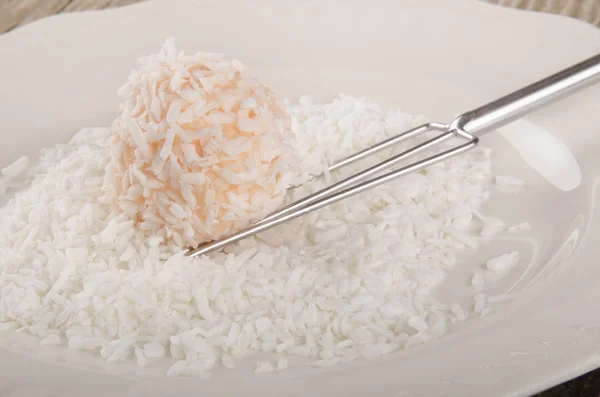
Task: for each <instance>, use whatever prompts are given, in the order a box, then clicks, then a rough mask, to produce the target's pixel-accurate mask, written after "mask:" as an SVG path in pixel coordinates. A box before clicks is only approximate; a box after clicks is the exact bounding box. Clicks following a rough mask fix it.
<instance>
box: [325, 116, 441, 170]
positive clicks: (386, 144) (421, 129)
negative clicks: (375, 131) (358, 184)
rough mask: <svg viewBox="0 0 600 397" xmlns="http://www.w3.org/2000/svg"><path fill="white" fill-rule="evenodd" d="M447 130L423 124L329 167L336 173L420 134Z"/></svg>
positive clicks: (437, 124) (432, 124) (435, 124)
mask: <svg viewBox="0 0 600 397" xmlns="http://www.w3.org/2000/svg"><path fill="white" fill-rule="evenodd" d="M447 130H448V126H447V125H446V124H442V123H435V122H433V123H427V124H422V125H420V126H418V127H415V128H412V129H410V130H408V131H404V132H402V133H400V134H397V135H394V136H393V137H391V138H388V139H386V140H383V141H381V142H379V143H377V144H375V145H373V146H371V147H368V148H366V149H364V150H361V151H359V152H357V153H354V154H352V155H350V156H348V157H345V158H343V159H340V160H337V161H336V162H334V163H333V164H332V165H331V167H329V171H335V170H337V169H339V168H342V167H344V166H346V165H348V164H352V163H354V162H356V161H358V160H361V159H364V158H365V157H368V156H370V155H372V154H375V153H377V152H380V151H382V150H385V149H387V148H389V147H392V146H394V145H397V144H398V143H400V142H402V141H405V140H407V139H409V138H413V137H415V136H417V135H419V134H423V133H425V132H428V131H447Z"/></svg>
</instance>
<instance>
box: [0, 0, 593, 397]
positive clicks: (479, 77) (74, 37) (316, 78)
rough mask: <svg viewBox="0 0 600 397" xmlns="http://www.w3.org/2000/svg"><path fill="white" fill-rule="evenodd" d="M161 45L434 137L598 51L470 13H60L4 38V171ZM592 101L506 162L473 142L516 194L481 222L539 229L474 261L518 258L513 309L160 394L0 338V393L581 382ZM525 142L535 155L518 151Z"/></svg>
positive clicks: (408, 7) (541, 18) (140, 372)
mask: <svg viewBox="0 0 600 397" xmlns="http://www.w3.org/2000/svg"><path fill="white" fill-rule="evenodd" d="M168 36H175V37H176V38H177V41H178V45H179V46H180V47H183V48H184V49H186V50H188V51H196V50H209V51H219V52H224V53H226V54H227V55H228V56H230V57H237V58H239V59H241V60H243V61H244V62H245V63H246V64H248V65H250V66H251V67H252V68H253V69H254V70H255V72H256V73H257V74H258V75H259V77H260V78H261V79H262V80H263V81H264V82H265V83H266V84H268V85H270V86H271V87H272V88H274V89H275V91H276V92H278V93H279V94H280V95H282V96H287V97H294V96H297V95H299V94H303V93H309V94H312V95H315V96H317V97H320V98H323V99H326V98H329V97H331V96H334V95H336V94H338V93H342V92H343V93H346V94H350V95H354V96H366V97H369V98H371V99H375V100H378V101H381V102H382V103H384V104H385V105H389V106H394V107H401V108H403V109H404V110H405V111H407V112H411V113H423V114H426V115H428V116H430V117H431V118H434V119H436V120H439V121H449V120H450V119H451V118H452V116H454V115H455V114H457V113H459V112H462V111H464V110H467V109H469V108H472V107H474V106H476V105H479V104H482V103H484V102H486V101H488V100H491V99H494V98H495V97H497V96H499V95H502V94H505V93H506V92H508V91H509V90H513V89H516V88H518V87H520V86H522V85H524V84H526V83H529V82H532V81H534V80H536V79H539V78H541V77H545V76H546V75H548V74H550V73H552V72H554V71H557V70H558V69H561V68H563V67H566V66H568V65H570V64H572V63H575V62H577V61H579V60H583V59H584V58H587V57H589V56H591V55H593V54H595V53H597V52H600V31H598V30H596V29H595V28H593V27H592V26H590V25H586V24H583V23H581V22H576V21H574V20H570V19H567V18H563V17H557V16H548V15H542V14H534V13H525V12H519V11H514V10H509V9H503V8H500V7H496V6H490V5H486V4H484V3H481V2H478V1H474V0H472V1H471V0H468V1H467V0H465V1H447V0H426V1H425V0H402V1H395V2H392V1H385V0H371V1H368V2H364V1H358V0H356V1H354V0H353V1H346V2H343V3H342V2H340V1H333V0H327V1H322V0H321V1H316V0H314V1H312V0H309V1H301V0H298V1H294V2H292V1H274V0H273V1H270V0H259V1H253V2H243V1H235V0H232V1H226V2H217V1H210V0H203V1H202V0H198V1H193V0H185V1H183V0H182V1H178V2H171V1H169V2H167V1H155V2H149V3H143V4H140V5H136V6H132V7H126V8H121V9H114V10H110V11H103V12H91V13H83V14H75V15H64V16H60V17H54V18H49V19H46V20H42V21H40V22H37V23H34V24H31V25H29V26H26V27H24V28H22V29H18V30H17V31H15V32H13V33H9V34H6V35H4V36H1V37H0V59H1V62H0V87H1V89H0V120H1V122H2V124H1V125H2V127H1V130H0V131H1V134H2V145H1V146H0V166H3V165H6V164H7V163H9V162H11V161H12V160H14V159H15V158H16V157H18V156H20V155H33V156H35V154H36V153H37V152H38V150H39V149H40V148H42V147H47V146H50V145H52V144H54V143H59V142H64V141H66V140H67V139H68V138H69V136H70V135H71V134H73V132H74V131H75V130H76V129H78V128H80V127H83V126H99V125H108V124H109V123H110V122H111V121H112V118H113V117H114V116H115V114H116V109H117V104H118V100H117V98H116V95H115V91H116V89H117V88H118V87H119V86H120V84H121V83H122V82H124V81H125V80H126V78H127V74H128V72H129V70H130V69H131V68H132V67H133V66H134V61H135V59H136V58H137V57H138V56H140V55H144V54H149V53H152V52H154V51H156V49H157V48H158V47H159V45H160V44H161V43H162V41H163V40H164V39H165V38H166V37H168ZM599 97H600V87H595V88H593V89H589V90H587V91H585V92H583V93H581V94H579V95H577V96H575V97H572V98H570V99H568V100H565V101H563V102H561V103H559V104H556V105H553V106H552V107H549V108H547V109H546V110H544V111H540V112H538V113H536V114H535V115H532V116H530V117H528V118H527V121H526V122H524V123H523V122H522V123H520V124H515V125H513V126H512V127H511V128H508V129H507V130H505V131H504V136H505V137H509V138H511V141H512V142H513V143H515V142H517V145H516V146H517V149H515V147H514V146H512V145H511V144H510V143H509V142H508V140H507V139H506V138H505V137H503V136H502V135H501V134H490V135H487V136H485V137H484V139H483V143H484V144H485V145H486V146H489V147H492V148H493V149H495V153H496V154H495V160H496V163H495V164H496V169H497V170H498V173H501V174H508V175H516V176H519V177H521V178H523V179H525V180H526V181H527V185H528V186H527V189H526V190H525V192H524V193H523V195H521V196H511V195H506V194H503V193H500V192H495V193H494V195H493V198H492V199H491V200H490V203H489V205H488V207H487V208H486V212H488V213H494V214H499V215H500V216H501V217H503V218H504V219H506V220H508V221H509V222H519V221H525V220H526V221H529V222H530V223H531V224H532V225H533V227H534V229H533V231H532V233H531V234H530V235H529V236H528V237H527V238H525V239H521V240H517V241H498V242H495V243H493V244H490V245H489V246H486V247H484V249H482V252H481V253H480V256H481V259H482V260H483V258H485V257H486V256H489V255H491V254H493V253H495V252H496V251H498V252H501V251H502V250H506V248H507V247H513V248H514V247H518V248H519V249H521V250H522V252H523V256H524V258H525V259H526V261H524V262H522V263H521V265H520V267H519V269H518V270H519V271H517V272H514V274H513V277H512V278H511V280H509V281H510V283H506V284H503V285H499V286H496V287H494V288H496V290H495V292H502V291H506V290H508V289H512V293H514V294H516V297H517V298H516V299H515V300H514V301H513V302H511V303H510V304H507V305H504V306H502V307H500V308H499V310H497V311H496V312H495V313H494V314H493V315H491V316H489V317H487V318H486V319H484V320H476V321H472V322H470V323H468V326H466V327H465V328H463V329H462V330H460V331H458V332H455V333H453V334H451V335H449V336H448V337H445V338H443V339H441V340H438V341H435V342H432V343H429V344H427V345H424V346H419V347H417V348H414V349H411V350H409V351H404V352H401V353H398V354H393V355H390V356H387V357H384V358H382V359H380V360H374V361H370V362H358V363H354V364H352V365H345V366H339V367H336V368H334V369H330V370H323V369H318V370H317V369H309V370H298V371H294V370H292V371H288V372H285V373H282V374H280V375H277V376H254V375H250V374H248V375H245V374H244V373H242V372H238V373H236V372H234V373H225V372H223V373H220V372H217V373H215V375H214V376H213V378H212V379H210V380H203V379H167V378H165V377H163V376H162V375H158V374H159V372H157V371H154V372H153V371H152V370H145V369H137V368H136V367H135V365H133V364H132V363H122V364H106V363H104V362H103V361H102V360H101V359H99V358H96V357H93V356H91V355H85V354H81V353H75V352H67V351H66V350H63V349H54V350H53V349H47V348H44V349H41V348H39V347H37V346H36V344H37V342H36V341H35V340H33V339H32V338H27V337H25V336H23V335H18V336H17V335H12V334H3V335H2V337H1V338H0V339H2V341H3V342H2V344H1V345H2V346H1V347H0V349H1V350H0V394H1V395H12V394H11V392H15V393H22V394H18V395H27V396H28V397H35V396H38V395H39V396H42V395H44V396H46V395H61V396H65V395H69V396H71V395H72V396H75V395H77V396H79V395H87V396H106V395H111V396H113V395H114V396H168V395H177V396H191V395H210V396H213V395H242V394H243V395H244V396H270V395H272V396H295V395H298V396H299V395H310V396H326V395H328V396H333V395H347V396H362V395H367V394H369V395H374V396H396V397H400V396H402V397H409V396H410V397H412V396H427V397H433V396H442V395H443V396H446V397H447V396H483V395H485V396H525V395H528V394H531V393H534V392H536V391H539V390H541V389H544V388H547V387H550V386H552V385H554V384H557V383H559V382H561V381H564V380H566V379H568V378H571V377H574V376H576V375H579V374H581V373H583V372H585V371H587V370H590V369H592V368H594V367H596V366H598V365H600V355H599V354H600V345H599V344H598V340H599V332H600V318H599V316H598V313H599V312H600V288H597V280H598V279H600V267H598V262H597V261H598V259H597V258H598V257H599V256H600V246H599V245H598V244H597V240H598V238H599V237H600V215H598V214H597V212H596V209H595V208H594V205H595V204H596V203H597V202H598V200H597V199H596V197H595V194H596V191H597V188H598V184H599V181H600V179H599V176H600V157H598V155H597V153H598V150H599V149H600V137H599V135H598V132H599V131H598V128H599V127H598V126H599V125H600V112H598V110H597V106H598V105H597V104H598V98H599ZM534 130H535V133H536V134H537V135H536V136H539V137H540V139H541V140H540V143H539V144H537V143H536V142H533V143H532V142H531V140H525V141H524V143H521V144H519V143H518V141H515V137H517V138H518V137H520V136H523V137H524V138H527V137H528V136H530V135H531V134H533V133H534V132H532V131H534ZM528 134H529V135H528ZM556 141H559V142H562V144H559V145H558V146H557V145H556V144H553V142H554V143H556ZM556 147H559V148H560V150H559V151H558V152H548V151H546V149H548V148H556ZM570 156H572V157H570ZM536 161H537V162H538V163H539V162H541V163H540V164H541V165H539V166H538V167H537V170H535V169H534V168H532V167H530V166H529V164H534V163H535V162H536ZM538 171H541V172H542V173H541V174H540V172H538ZM579 172H581V177H580V174H579ZM471 262H472V263H468V264H465V265H464V268H463V269H462V270H461V269H459V270H458V271H457V272H456V273H453V274H451V277H450V280H449V281H448V282H447V283H446V285H445V289H444V290H442V291H440V294H441V295H447V296H457V297H459V296H460V295H461V291H463V290H465V289H466V275H467V274H468V271H469V270H470V271H472V269H473V266H474V265H477V264H478V263H481V262H477V261H471ZM526 262H528V263H526ZM491 292H494V291H490V293H491ZM15 395H16V394H15Z"/></svg>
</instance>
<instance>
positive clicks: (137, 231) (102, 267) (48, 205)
mask: <svg viewBox="0 0 600 397" xmlns="http://www.w3.org/2000/svg"><path fill="white" fill-rule="evenodd" d="M287 106H288V111H289V114H290V115H291V117H292V119H291V120H292V122H291V128H292V135H293V139H294V141H295V144H296V145H297V148H298V156H299V159H300V160H299V161H300V163H299V165H298V169H299V171H298V172H297V174H296V175H295V176H294V181H295V182H298V183H301V182H304V184H303V185H302V186H300V187H297V188H294V189H291V190H290V192H289V193H288V195H287V197H286V200H287V201H290V200H295V199H297V198H299V197H302V196H305V195H307V194H309V193H311V192H314V191H316V190H317V189H320V188H321V187H323V186H325V185H326V184H327V183H330V182H331V181H335V180H338V179H339V178H341V177H342V175H340V174H337V173H333V174H331V175H326V178H317V179H311V178H312V175H315V174H317V173H319V172H321V171H323V170H324V169H325V168H326V166H327V164H329V163H330V162H331V161H332V160H333V159H336V158H340V157H343V156H345V155H348V154H351V153H353V152H356V151H357V150H360V149H362V148H365V147H367V146H370V145H372V144H373V143H375V142H377V141H380V140H381V139H384V138H385V137H389V136H391V135H393V134H396V133H398V132H400V131H402V130H405V129H407V128H409V127H411V126H412V125H413V124H414V123H415V122H416V120H415V119H414V118H413V117H411V116H410V115H407V114H403V113H401V112H400V111H397V110H393V111H389V112H385V111H384V110H383V109H382V108H381V107H380V106H379V105H378V104H376V103H374V102H372V101H368V100H362V99H357V98H352V97H338V98H336V99H335V100H334V101H333V102H331V103H328V104H324V105H322V104H313V103H312V101H311V99H310V98H308V97H304V98H301V99H300V100H299V102H298V103H288V105H287ZM111 144H112V142H111V131H110V130H109V129H104V128H97V129H84V130H82V131H80V132H79V133H77V135H76V136H75V137H74V138H73V139H72V140H71V141H70V142H69V143H68V144H64V145H58V146H56V147H54V148H51V149H45V150H43V152H42V156H41V160H40V161H39V164H37V165H36V166H34V167H33V168H30V169H29V171H28V172H27V173H26V175H25V178H31V179H32V181H31V183H30V185H29V186H28V187H27V188H26V189H25V190H23V191H21V192H18V193H17V194H16V195H15V197H14V198H13V199H11V200H10V202H9V203H8V204H7V205H5V206H4V207H3V208H2V209H1V210H0V273H1V276H0V330H21V331H26V332H29V333H31V334H34V335H37V336H38V337H39V338H40V339H41V343H42V344H65V345H67V346H68V347H70V348H73V349H84V350H91V351H95V352H97V353H98V354H100V355H101V356H102V357H103V358H105V359H106V360H108V361H117V360H125V359H128V358H134V359H136V360H137V362H138V364H139V365H142V366H143V365H147V364H148V363H150V362H152V361H153V360H158V359H161V358H166V359H168V360H172V362H173V364H172V366H171V368H170V369H169V371H168V375H189V376H192V375H196V374H200V373H205V372H206V371H209V370H210V369H212V368H214V367H220V366H223V367H225V368H232V367H234V366H235V365H236V362H237V357H239V356H240V355H242V354H244V353H251V352H270V353H275V354H277V355H279V359H278V361H277V362H276V363H272V362H270V361H264V360H262V361H258V363H257V368H256V371H257V372H270V371H273V370H276V369H277V370H283V369H285V368H286V367H287V366H288V361H287V359H286V356H287V355H294V356H305V357H306V358H307V359H306V361H307V362H308V363H310V364H313V365H318V366H331V365H335V364H337V363H340V362H348V361H352V360H356V359H368V358H371V357H375V356H379V355H383V354H387V353H390V352H393V351H397V350H399V349H404V348H408V347H411V346H415V345H418V344H421V343H424V342H427V341H430V340H432V339H436V338H439V337H441V336H443V335H444V334H446V333H447V332H448V329H449V326H450V324H451V323H453V322H457V321H463V320H465V318H466V317H467V313H466V310H467V309H468V308H462V307H460V306H459V305H457V304H455V303H454V304H451V303H449V304H446V303H442V302H439V301H438V300H436V299H435V298H434V296H433V291H434V289H435V288H436V286H438V285H439V284H440V283H442V282H443V281H444V279H445V274H446V272H447V271H448V270H449V269H452V268H453V267H454V266H455V265H456V264H457V255H458V254H460V253H461V252H463V251H464V250H465V249H466V248H473V247H476V246H477V245H478V242H479V241H480V240H481V239H482V238H483V237H482V236H481V235H480V234H481V229H479V230H476V231H473V227H472V226H473V222H474V221H475V220H476V219H477V218H478V217H479V215H478V210H479V208H480V207H481V205H482V203H483V202H484V201H485V200H486V199H487V198H488V194H489V193H488V184H489V182H490V180H491V167H490V159H489V152H487V151H486V150H483V149H476V150H473V151H471V152H469V153H467V154H464V155H462V156H459V157H456V158H453V159H450V160H447V161H445V162H443V163H440V164H438V165H435V166H432V167H430V168H429V169H427V170H426V171H423V172H420V173H416V174H413V175H409V176H407V177H405V178H400V179H399V180H397V181H395V182H393V183H389V184H385V185H382V186H379V187H377V188H375V189H373V190H371V191H368V192H365V193H362V194H360V195H358V196H355V197H353V198H350V199H347V200H344V201H341V202H338V203H336V204H333V205H331V206H329V207H326V208H323V209H321V210H319V211H317V212H314V213H311V214H309V215H306V216H304V217H301V218H298V219H296V220H294V221H292V222H290V223H288V224H284V225H281V226H279V227H277V228H274V229H272V230H269V231H267V232H264V233H262V234H260V235H258V236H257V237H254V238H249V239H245V240H243V241H241V242H239V243H238V244H235V245H232V246H230V247H228V248H227V249H226V250H225V251H224V252H217V253H213V254H211V255H209V256H202V257H195V258H188V257H184V256H183V251H181V249H180V246H179V244H178V243H177V242H175V241H173V240H171V239H166V238H165V236H164V235H162V234H161V233H155V232H154V230H153V229H152V228H149V229H148V228H138V227H135V222H134V220H131V219H130V218H129V217H128V215H127V213H125V212H123V213H120V214H115V213H113V208H111V203H109V202H106V201H103V200H100V198H102V197H105V192H104V191H103V189H102V186H103V183H104V180H105V168H106V167H107V166H109V165H110V164H111V162H112V158H111ZM411 144H414V143H413V142H411ZM400 150H402V148H401V147H398V148H394V149H393V151H392V152H399V151H400ZM153 153H154V152H153ZM388 155H390V152H386V153H380V154H378V155H377V156H375V157H377V158H378V159H379V160H382V159H383V158H385V157H386V156H388ZM363 166H364V164H357V165H352V166H349V167H348V168H345V169H344V170H343V174H348V173H353V172H355V171H356V170H358V169H359V168H362V167H363ZM488 229H489V230H488V231H489V232H490V233H492V231H496V230H495V229H494V228H493V227H491V226H490V227H488ZM492 229H494V230H492ZM517 260H518V255H515V254H510V255H509V257H507V258H500V259H497V260H495V261H493V260H492V261H490V262H489V263H488V266H487V267H488V270H487V271H489V272H494V271H497V270H499V271H502V272H504V271H505V270H506V267H507V266H509V267H510V266H514V264H515V263H516V261H517ZM507 262H510V263H508V265H507ZM503 263H504V265H505V266H504V267H503ZM480 277H483V275H481V274H480V275H479V276H477V277H475V276H474V280H473V285H475V284H477V286H480V285H481V283H482V280H480ZM479 290H480V289H479ZM479 290H478V291H479ZM486 299H487V301H488V302H492V301H500V300H501V299H503V298H502V297H497V298H495V300H494V299H491V298H486V296H485V295H483V294H481V293H478V294H477V295H476V296H475V298H474V304H475V306H476V310H477V311H478V313H481V312H482V311H483V306H484V305H485V304H486Z"/></svg>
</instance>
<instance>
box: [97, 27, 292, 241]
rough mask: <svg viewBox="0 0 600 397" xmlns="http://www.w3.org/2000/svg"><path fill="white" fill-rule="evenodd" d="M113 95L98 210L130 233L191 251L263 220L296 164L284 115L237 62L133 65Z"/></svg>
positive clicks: (169, 60)
mask: <svg viewBox="0 0 600 397" xmlns="http://www.w3.org/2000/svg"><path fill="white" fill-rule="evenodd" d="M139 63H140V64H141V66H140V68H139V69H138V70H134V71H133V72H132V73H131V74H130V76H129V81H128V82H127V83H126V84H125V85H124V86H123V87H122V88H121V89H120V90H119V95H120V96H121V97H122V98H123V99H124V102H123V103H122V104H121V110H122V113H121V116H120V117H119V118H118V119H117V120H115V122H114V123H113V125H112V128H111V130H112V133H113V138H112V139H113V141H112V161H111V162H110V164H108V166H107V173H106V178H105V181H104V184H103V190H104V191H105V192H106V193H107V195H106V197H105V198H104V199H105V200H106V202H110V203H114V204H115V207H116V208H115V209H117V210H120V211H122V212H124V213H126V214H127V215H128V216H129V217H130V218H131V219H132V220H134V221H135V224H136V226H137V227H138V228H140V229H142V230H145V231H148V232H151V233H152V234H155V235H160V236H163V237H164V238H168V239H170V240H173V241H175V242H176V243H177V244H178V245H179V246H180V247H190V246H192V247H195V246H197V245H199V244H200V243H202V242H206V241H210V240H212V239H213V238H218V237H221V236H224V235H227V234H231V233H233V232H235V231H238V230H240V229H242V228H244V227H246V226H248V224H249V223H251V222H252V221H256V220H259V219H262V218H264V217H265V216H266V215H268V214H269V213H270V212H273V211H274V210H275V209H277V207H279V206H280V205H281V203H282V202H283V199H284V196H285V192H286V188H287V186H288V184H289V182H290V177H291V176H292V174H291V170H290V168H291V166H292V164H293V163H295V159H294V156H293V154H294V148H293V140H292V137H291V132H290V125H289V124H290V121H289V116H288V115H287V113H286V110H285V107H284V106H283V104H281V103H279V101H278V100H277V98H276V97H275V96H274V95H273V94H272V93H271V91H269V89H268V88H267V87H265V86H264V85H262V84H260V83H259V82H258V81H256V80H255V79H254V78H253V77H252V76H251V75H250V73H249V72H248V71H247V70H246V68H244V66H243V65H242V64H241V63H240V62H239V61H236V60H234V61H231V62H230V61H226V60H225V59H224V57H223V56H222V55H220V54H209V53H197V54H194V55H186V54H185V53H184V52H183V51H181V52H179V53H177V50H176V49H175V46H174V40H172V39H170V40H167V42H166V43H165V44H164V46H163V48H162V50H161V51H160V53H158V54H156V55H151V56H148V57H144V58H141V59H140V60H139Z"/></svg>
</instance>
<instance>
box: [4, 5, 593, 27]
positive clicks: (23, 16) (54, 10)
mask: <svg viewBox="0 0 600 397" xmlns="http://www.w3.org/2000/svg"><path fill="white" fill-rule="evenodd" d="M140 1H144V0H0V33H2V32H8V31H10V30H12V29H15V28H17V27H19V26H21V25H24V24H26V23H29V22H32V21H35V20H36V19H39V18H42V17H45V16H48V15H54V14H60V13H63V12H73V11H82V10H99V9H103V8H109V7H117V6H123V5H127V4H132V3H137V2H140ZM172 1H176V0H172ZM448 1H452V0H448ZM483 1H488V2H489V3H494V4H500V5H504V6H507V7H516V8H523V9H527V10H535V11H542V12H553V13H556V14H563V15H569V16H572V17H575V18H579V19H583V20H585V21H588V22H591V23H593V24H595V25H596V26H600V0H483Z"/></svg>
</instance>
